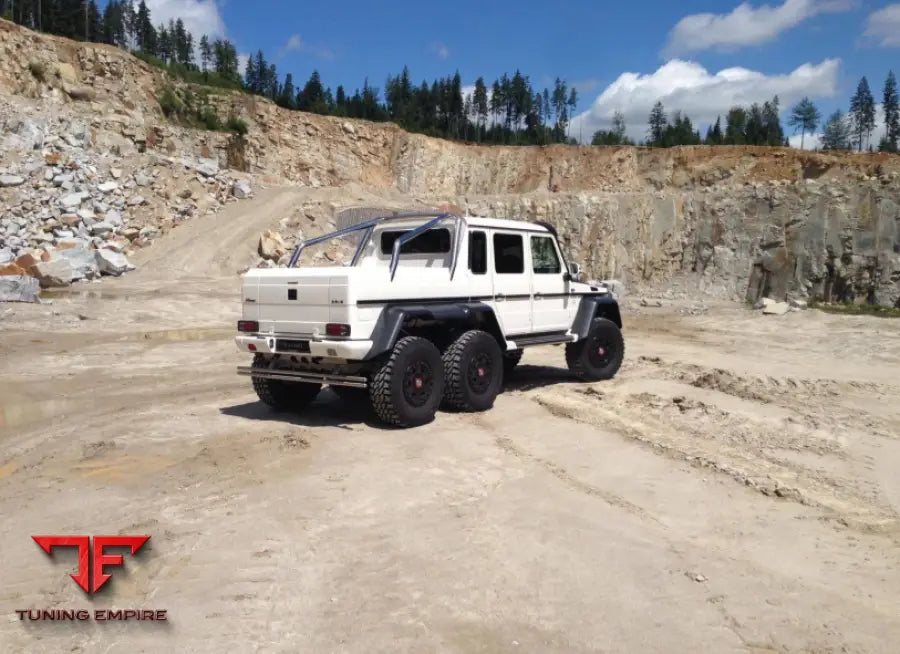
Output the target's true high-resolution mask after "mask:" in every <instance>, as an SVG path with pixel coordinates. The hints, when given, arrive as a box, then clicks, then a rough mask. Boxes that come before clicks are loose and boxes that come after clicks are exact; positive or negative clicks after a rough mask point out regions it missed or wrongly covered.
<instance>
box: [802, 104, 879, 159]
mask: <svg viewBox="0 0 900 654" xmlns="http://www.w3.org/2000/svg"><path fill="white" fill-rule="evenodd" d="M844 117H845V118H846V117H847V114H846V113H844ZM827 120H828V116H825V115H823V116H822V124H821V125H819V131H818V132H817V133H816V134H807V135H806V138H805V139H803V149H804V150H815V149H817V148H820V147H822V128H823V127H824V126H825V121H827ZM885 134H887V129H886V128H885V126H884V105H880V104H877V105H875V129H874V130H872V136H870V137H869V143H870V144H871V145H872V148H873V149H875V150H877V149H878V144H879V143H880V142H881V139H882V138H884V135H885ZM789 141H790V144H791V147H794V148H799V147H800V135H799V134H796V135H794V136H791V137H790V139H789Z"/></svg>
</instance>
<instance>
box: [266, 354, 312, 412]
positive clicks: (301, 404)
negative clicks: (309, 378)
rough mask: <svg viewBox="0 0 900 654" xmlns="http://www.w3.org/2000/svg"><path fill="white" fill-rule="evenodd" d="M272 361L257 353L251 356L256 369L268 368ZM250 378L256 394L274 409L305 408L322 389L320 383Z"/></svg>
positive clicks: (270, 366)
mask: <svg viewBox="0 0 900 654" xmlns="http://www.w3.org/2000/svg"><path fill="white" fill-rule="evenodd" d="M273 363H274V361H273V360H272V359H267V358H266V357H265V356H263V355H262V354H258V353H257V354H255V355H254V356H253V364H252V366H251V367H252V368H254V369H257V370H269V369H271V368H272V367H273ZM251 379H252V380H253V390H254V391H256V396H257V397H258V398H259V399H260V400H261V401H262V402H263V403H264V404H267V405H268V406H270V407H272V408H273V409H275V410H276V411H291V410H299V409H305V408H306V407H307V406H309V405H310V404H312V402H313V400H315V399H316V396H317V395H318V394H319V391H320V390H322V384H312V383H309V382H288V381H281V380H279V379H264V378H262V377H251Z"/></svg>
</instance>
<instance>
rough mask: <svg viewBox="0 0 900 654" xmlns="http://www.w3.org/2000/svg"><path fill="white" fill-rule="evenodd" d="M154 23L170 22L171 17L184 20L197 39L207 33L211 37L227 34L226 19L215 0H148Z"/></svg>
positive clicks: (220, 36) (221, 36)
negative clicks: (223, 17)
mask: <svg viewBox="0 0 900 654" xmlns="http://www.w3.org/2000/svg"><path fill="white" fill-rule="evenodd" d="M146 2H147V7H148V8H149V9H150V18H151V19H152V20H153V24H154V25H159V24H160V23H165V24H168V23H169V19H172V20H178V19H179V18H180V19H181V20H183V21H184V26H185V27H186V28H187V30H188V31H189V32H190V33H191V34H193V35H194V39H195V40H196V41H198V42H199V41H200V37H201V36H203V35H204V34H206V35H207V36H208V37H209V38H211V39H212V38H223V37H224V36H225V21H224V20H223V19H222V14H221V13H220V12H219V7H218V5H216V2H215V0H146Z"/></svg>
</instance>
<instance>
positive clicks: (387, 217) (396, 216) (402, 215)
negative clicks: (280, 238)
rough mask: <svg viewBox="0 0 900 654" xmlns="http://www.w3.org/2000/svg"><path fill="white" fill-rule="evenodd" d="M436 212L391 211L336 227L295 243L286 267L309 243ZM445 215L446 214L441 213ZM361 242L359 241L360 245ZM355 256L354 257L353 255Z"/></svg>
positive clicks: (295, 259)
mask: <svg viewBox="0 0 900 654" xmlns="http://www.w3.org/2000/svg"><path fill="white" fill-rule="evenodd" d="M437 213H438V212H436V211H427V212H422V211H410V212H407V213H392V214H386V215H384V216H378V217H377V218H372V219H371V220H367V221H365V222H362V223H359V224H358V225H351V226H350V227H344V228H343V229H338V230H335V231H333V232H329V233H328V234H323V235H322V236H316V237H315V238H310V239H307V240H305V241H302V242H300V243H299V244H297V247H296V248H295V249H294V253H293V254H292V255H291V259H290V261H289V262H288V265H287V267H288V268H293V267H294V266H295V265H296V263H297V261H298V260H299V259H300V253H301V252H303V250H305V249H306V248H307V247H309V246H310V245H316V244H318V243H322V242H324V241H330V240H331V239H333V238H337V237H339V236H344V235H345V234H351V233H353V232H356V231H359V230H361V229H368V228H370V227H374V226H375V225H378V224H379V223H382V222H384V221H387V220H398V219H403V218H427V217H429V216H434V215H436V214H437ZM441 215H447V214H441ZM361 244H362V243H360V245H361ZM356 254H357V255H358V254H359V249H358V248H357V253H356ZM354 258H355V257H354Z"/></svg>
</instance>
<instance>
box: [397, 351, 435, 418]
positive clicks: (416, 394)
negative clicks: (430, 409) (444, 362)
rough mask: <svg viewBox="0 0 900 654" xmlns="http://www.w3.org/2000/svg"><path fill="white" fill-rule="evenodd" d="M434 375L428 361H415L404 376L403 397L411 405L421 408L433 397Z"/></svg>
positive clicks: (407, 368)
mask: <svg viewBox="0 0 900 654" xmlns="http://www.w3.org/2000/svg"><path fill="white" fill-rule="evenodd" d="M433 388H434V374H433V372H432V370H431V366H429V365H428V362H426V361H414V362H413V363H411V364H409V365H408V366H406V372H405V373H404V374H403V396H404V397H405V398H406V401H407V402H409V403H410V404H411V405H413V406H416V407H419V406H422V405H423V404H425V403H426V402H427V401H428V398H429V397H431V391H432V389H433Z"/></svg>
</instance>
